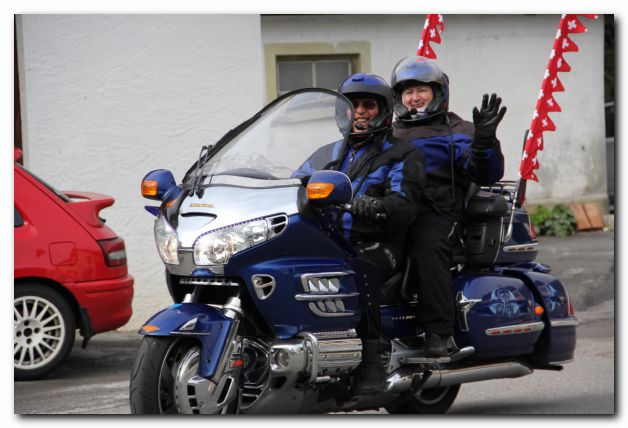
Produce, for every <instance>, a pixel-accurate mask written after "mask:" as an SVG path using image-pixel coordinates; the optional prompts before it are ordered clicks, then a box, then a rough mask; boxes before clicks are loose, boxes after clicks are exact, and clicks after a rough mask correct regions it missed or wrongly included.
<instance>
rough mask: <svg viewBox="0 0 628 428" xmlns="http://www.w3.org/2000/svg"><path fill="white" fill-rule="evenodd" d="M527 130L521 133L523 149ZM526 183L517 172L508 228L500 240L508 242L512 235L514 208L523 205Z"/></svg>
mask: <svg viewBox="0 0 628 428" xmlns="http://www.w3.org/2000/svg"><path fill="white" fill-rule="evenodd" d="M528 132H530V131H529V130H526V132H525V134H524V135H523V149H524V150H525V144H526V140H527V139H528ZM526 183H527V180H526V179H525V178H523V177H522V176H521V174H519V178H518V179H517V185H516V186H515V193H514V195H513V197H512V206H511V207H510V221H508V229H507V231H506V235H505V236H504V238H503V239H502V242H508V241H509V240H510V238H511V236H512V225H513V222H514V220H515V208H517V207H521V206H523V202H524V201H525V198H526Z"/></svg>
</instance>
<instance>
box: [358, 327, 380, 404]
mask: <svg viewBox="0 0 628 428" xmlns="http://www.w3.org/2000/svg"><path fill="white" fill-rule="evenodd" d="M378 351H379V339H367V340H365V341H364V349H363V350H362V364H360V366H359V367H358V369H357V370H356V372H355V374H356V378H357V380H356V383H355V384H354V386H353V392H354V393H355V394H356V395H371V394H377V393H379V392H382V391H383V390H384V382H385V381H386V371H385V370H384V367H383V366H382V360H381V358H380V356H379V353H378Z"/></svg>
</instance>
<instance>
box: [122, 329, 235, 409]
mask: <svg viewBox="0 0 628 428" xmlns="http://www.w3.org/2000/svg"><path fill="white" fill-rule="evenodd" d="M200 351H201V349H200V343H199V342H198V341H196V340H193V339H181V338H176V337H152V336H146V337H144V339H142V342H141V344H140V347H139V349H138V351H137V354H136V356H135V362H134V363H133V370H132V372H131V383H130V387H129V396H130V404H131V412H132V413H134V414H155V413H157V414H159V413H177V414H200V413H202V414H208V413H209V414H215V413H235V412H236V410H237V408H238V399H239V394H238V391H239V390H238V382H237V378H235V377H233V376H231V375H229V374H228V373H227V374H225V375H224V376H222V378H221V379H220V380H219V381H218V383H217V384H215V383H213V382H211V381H209V380H207V379H204V378H202V377H200V376H198V368H199V357H200Z"/></svg>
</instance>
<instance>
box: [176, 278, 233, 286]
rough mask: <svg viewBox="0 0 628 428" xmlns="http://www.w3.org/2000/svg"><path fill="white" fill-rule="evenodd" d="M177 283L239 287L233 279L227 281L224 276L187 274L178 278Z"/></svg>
mask: <svg viewBox="0 0 628 428" xmlns="http://www.w3.org/2000/svg"><path fill="white" fill-rule="evenodd" d="M179 284H185V285H215V286H217V287H239V286H240V284H238V283H237V282H235V281H228V280H226V279H225V278H202V277H193V276H188V277H184V278H181V279H180V280H179Z"/></svg>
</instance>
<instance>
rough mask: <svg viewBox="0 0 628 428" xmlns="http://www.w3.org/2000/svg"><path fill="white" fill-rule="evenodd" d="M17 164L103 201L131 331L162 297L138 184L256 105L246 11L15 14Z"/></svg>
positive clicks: (258, 96) (189, 156)
mask: <svg viewBox="0 0 628 428" xmlns="http://www.w3.org/2000/svg"><path fill="white" fill-rule="evenodd" d="M18 34H19V35H18V40H20V46H19V49H20V54H21V66H20V68H21V76H20V77H21V81H20V83H21V90H22V93H21V95H22V98H21V99H22V109H23V121H24V123H23V129H24V146H25V159H26V166H27V168H29V169H32V170H33V171H34V172H35V173H37V174H38V175H40V176H41V177H42V178H44V179H46V180H48V181H49V182H51V183H52V184H53V185H55V186H56V187H57V188H59V189H66V190H70V189H73V190H89V191H94V192H100V193H105V194H108V195H111V196H113V197H115V199H116V203H115V205H114V206H112V207H110V208H107V209H105V210H104V211H102V213H101V214H102V216H103V217H104V218H106V219H107V225H108V226H110V227H111V228H112V229H113V230H114V231H116V232H117V233H118V234H119V235H121V236H122V237H124V239H125V241H126V246H127V255H128V263H129V269H130V272H131V274H132V275H133V276H134V277H135V280H136V282H135V298H134V302H133V309H134V315H133V318H132V319H131V321H130V322H129V323H128V324H127V326H125V327H124V328H126V329H136V328H138V327H139V326H140V325H141V323H142V322H143V321H145V320H146V319H147V318H148V317H149V316H150V315H151V314H152V313H154V312H155V311H156V310H157V309H159V308H161V307H164V306H165V305H167V304H169V303H170V299H169V296H168V293H167V290H166V286H165V284H164V277H163V265H162V263H161V260H160V259H159V256H158V254H157V252H156V250H155V243H154V240H153V217H152V216H151V215H150V214H148V213H147V212H145V211H144V209H143V206H144V205H145V200H144V199H143V198H142V197H141V196H140V181H141V179H142V177H143V176H144V174H145V173H146V172H148V171H149V170H151V169H157V168H169V169H171V170H172V171H173V172H174V174H175V178H176V179H177V180H181V178H182V176H183V174H184V173H185V171H186V170H187V168H188V167H189V166H190V165H191V164H192V162H193V161H194V159H196V157H197V156H198V151H199V148H200V147H201V146H202V145H203V144H209V143H213V142H215V141H216V140H217V139H218V138H219V137H220V136H221V135H222V134H224V133H225V132H226V131H227V130H229V129H230V128H232V127H233V126H235V125H236V124H238V123H240V122H241V121H242V120H244V119H246V118H248V117H249V116H250V115H251V114H253V113H255V112H256V111H257V110H259V109H260V108H261V106H262V99H263V97H262V94H263V76H262V74H263V73H262V71H263V67H262V63H261V58H262V57H261V47H260V19H259V16H258V15H232V16H217V15H170V16H165V15H163V16H162V15H152V16H151V15H64V16H60V15H25V16H22V17H20V18H19V20H18Z"/></svg>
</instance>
